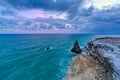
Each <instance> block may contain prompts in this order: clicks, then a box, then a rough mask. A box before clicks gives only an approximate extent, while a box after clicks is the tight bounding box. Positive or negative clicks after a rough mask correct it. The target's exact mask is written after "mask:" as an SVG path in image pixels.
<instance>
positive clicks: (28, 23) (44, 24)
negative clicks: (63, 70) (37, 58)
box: [0, 0, 120, 34]
mask: <svg viewBox="0 0 120 80" xmlns="http://www.w3.org/2000/svg"><path fill="white" fill-rule="evenodd" d="M49 33H50V34H54V33H55V34H56V33H60V34H61V33H70V34H72V33H80V34H97V33H98V34H120V0H0V34H49Z"/></svg>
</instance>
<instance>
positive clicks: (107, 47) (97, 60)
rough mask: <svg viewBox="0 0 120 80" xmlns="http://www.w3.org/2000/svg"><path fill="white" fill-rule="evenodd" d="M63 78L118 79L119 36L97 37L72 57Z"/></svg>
mask: <svg viewBox="0 0 120 80" xmlns="http://www.w3.org/2000/svg"><path fill="white" fill-rule="evenodd" d="M64 80H120V38H112V37H105V38H97V39H95V40H93V41H91V42H89V43H88V48H87V49H86V51H85V52H82V53H81V54H79V55H77V56H76V57H73V58H72V62H71V66H70V67H69V69H68V71H67V76H66V77H65V78H64Z"/></svg>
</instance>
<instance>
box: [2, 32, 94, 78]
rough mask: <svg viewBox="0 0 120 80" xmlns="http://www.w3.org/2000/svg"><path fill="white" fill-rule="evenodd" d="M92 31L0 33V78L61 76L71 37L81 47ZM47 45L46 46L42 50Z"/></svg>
mask: <svg viewBox="0 0 120 80" xmlns="http://www.w3.org/2000/svg"><path fill="white" fill-rule="evenodd" d="M95 37H96V35H77V34H76V35H75V34H74V35H47V34H46V35H0V80H61V79H62V78H63V77H65V75H66V71H67V68H68V67H69V65H70V60H71V58H72V57H73V56H74V55H75V54H74V53H71V52H70V51H69V49H70V48H71V46H72V45H73V42H74V41H75V40H78V41H79V44H80V45H81V46H82V47H83V46H85V45H86V43H87V42H88V41H91V40H92V39H94V38H95ZM47 47H50V50H46V48H47Z"/></svg>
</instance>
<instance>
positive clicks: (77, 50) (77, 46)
mask: <svg viewBox="0 0 120 80" xmlns="http://www.w3.org/2000/svg"><path fill="white" fill-rule="evenodd" d="M71 52H75V53H81V52H82V50H81V49H80V47H79V43H78V40H76V41H75V42H74V45H73V48H72V49H71Z"/></svg>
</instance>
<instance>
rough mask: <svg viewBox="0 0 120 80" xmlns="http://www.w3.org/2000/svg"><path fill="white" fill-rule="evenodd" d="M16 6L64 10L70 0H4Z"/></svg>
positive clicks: (68, 5) (68, 6) (66, 8)
mask: <svg viewBox="0 0 120 80" xmlns="http://www.w3.org/2000/svg"><path fill="white" fill-rule="evenodd" d="M5 1H7V2H8V3H10V4H12V5H13V6H15V7H17V8H43V9H46V10H61V11H66V10H68V9H69V8H70V6H71V4H72V0H5Z"/></svg>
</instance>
